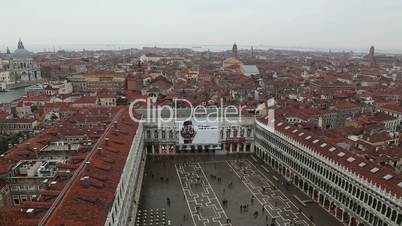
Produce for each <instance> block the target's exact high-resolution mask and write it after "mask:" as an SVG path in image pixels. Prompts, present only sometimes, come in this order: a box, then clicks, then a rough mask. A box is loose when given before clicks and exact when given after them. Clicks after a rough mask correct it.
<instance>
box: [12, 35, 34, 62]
mask: <svg viewBox="0 0 402 226" xmlns="http://www.w3.org/2000/svg"><path fill="white" fill-rule="evenodd" d="M13 57H14V58H31V57H32V53H31V52H29V51H28V50H26V49H25V48H24V44H23V43H22V41H21V39H20V40H19V41H18V48H17V49H16V50H15V51H14V53H13Z"/></svg>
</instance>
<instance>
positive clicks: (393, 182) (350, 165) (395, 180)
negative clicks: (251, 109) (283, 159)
mask: <svg viewBox="0 0 402 226" xmlns="http://www.w3.org/2000/svg"><path fill="white" fill-rule="evenodd" d="M275 129H276V130H277V131H279V132H281V133H283V134H285V135H286V136H288V137H290V138H292V139H294V140H296V141H297V142H299V143H301V144H303V145H305V146H306V147H308V148H310V149H312V150H313V151H314V152H315V153H317V154H320V155H322V156H325V157H327V158H329V159H331V160H333V161H334V162H336V163H337V164H339V165H340V166H343V167H345V168H346V169H348V170H350V171H352V172H353V173H356V174H357V175H360V176H362V177H363V178H365V179H367V180H368V181H371V182H372V183H375V184H376V185H377V186H381V189H386V190H387V192H391V193H392V195H396V197H397V198H401V197H402V189H401V188H400V187H399V186H398V184H399V183H401V182H402V175H400V174H396V173H394V172H393V171H391V170H389V169H388V168H384V167H383V166H380V165H377V164H374V163H372V162H370V161H367V160H366V159H364V158H362V157H359V156H358V155H356V154H353V153H352V152H350V151H346V150H343V149H341V148H339V147H337V146H336V145H333V144H330V143H326V145H325V146H324V147H322V146H321V145H323V144H324V143H325V142H323V141H322V140H319V139H318V136H317V135H315V134H313V133H311V132H309V131H306V130H303V129H301V128H298V127H296V126H292V125H289V124H287V123H285V122H282V123H278V122H277V123H276V125H275ZM301 133H303V134H302V135H300V134H301ZM308 136H310V137H311V138H310V139H308V140H306V137H308ZM315 140H317V142H316V143H314V141H315ZM331 148H333V151H329V149H331ZM340 152H343V153H344V154H345V155H344V156H343V157H340V156H339V155H338V154H339V153H340ZM349 157H353V158H354V159H355V160H354V161H353V162H349V161H347V159H348V158H349ZM361 162H364V163H366V165H365V166H364V167H360V166H359V164H360V163H361ZM375 167H377V168H379V169H380V170H379V171H378V172H376V173H372V172H370V170H371V169H373V168H375ZM387 174H389V175H392V176H393V177H392V178H391V179H389V180H385V179H384V178H383V177H384V176H385V175H387Z"/></svg>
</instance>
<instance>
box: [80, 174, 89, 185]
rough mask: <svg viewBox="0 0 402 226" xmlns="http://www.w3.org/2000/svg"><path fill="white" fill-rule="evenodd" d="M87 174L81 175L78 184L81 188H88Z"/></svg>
mask: <svg viewBox="0 0 402 226" xmlns="http://www.w3.org/2000/svg"><path fill="white" fill-rule="evenodd" d="M89 185H90V183H89V176H85V177H81V179H80V186H81V187H83V188H89Z"/></svg>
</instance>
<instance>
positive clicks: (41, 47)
mask: <svg viewBox="0 0 402 226" xmlns="http://www.w3.org/2000/svg"><path fill="white" fill-rule="evenodd" d="M251 46H252V45H241V44H238V48H239V49H250V48H251ZM143 47H160V48H187V49H192V50H194V51H208V50H209V51H212V52H219V51H226V50H231V49H232V44H228V45H197V44H194V45H179V44H171V45H169V44H159V45H153V44H60V45H50V44H32V45H29V44H28V43H27V44H26V48H27V49H28V50H30V51H33V52H53V51H58V50H66V51H82V50H83V49H85V50H122V49H130V48H137V49H142V48H143ZM253 48H254V49H261V50H268V49H277V50H296V51H321V52H328V51H329V50H331V51H332V52H349V51H353V52H355V53H368V51H369V47H367V48H353V49H352V48H314V47H299V46H271V45H253ZM5 49H6V46H5V45H2V44H0V51H5ZM12 51H13V50H12ZM376 52H377V53H389V54H402V50H382V49H376Z"/></svg>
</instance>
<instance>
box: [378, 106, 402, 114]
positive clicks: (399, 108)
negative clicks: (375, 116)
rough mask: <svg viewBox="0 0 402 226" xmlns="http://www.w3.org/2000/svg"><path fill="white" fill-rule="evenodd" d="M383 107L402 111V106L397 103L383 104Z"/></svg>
mask: <svg viewBox="0 0 402 226" xmlns="http://www.w3.org/2000/svg"><path fill="white" fill-rule="evenodd" d="M381 108H384V109H387V110H391V111H396V112H399V113H402V106H399V105H396V104H386V105H384V106H382V107H381Z"/></svg>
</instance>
